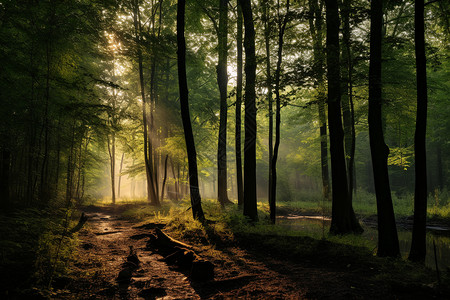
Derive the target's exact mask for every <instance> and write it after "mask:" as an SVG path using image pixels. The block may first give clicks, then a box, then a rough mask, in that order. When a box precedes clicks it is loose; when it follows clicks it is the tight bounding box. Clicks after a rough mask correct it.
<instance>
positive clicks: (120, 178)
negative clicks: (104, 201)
mask: <svg viewBox="0 0 450 300" xmlns="http://www.w3.org/2000/svg"><path fill="white" fill-rule="evenodd" d="M124 156H125V153H122V157H121V158H120V168H119V182H118V183H117V198H119V199H120V182H121V181H122V168H123V158H124Z"/></svg>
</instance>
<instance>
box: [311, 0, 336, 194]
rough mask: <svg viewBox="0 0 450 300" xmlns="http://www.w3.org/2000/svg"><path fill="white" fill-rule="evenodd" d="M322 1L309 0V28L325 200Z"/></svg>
mask: <svg viewBox="0 0 450 300" xmlns="http://www.w3.org/2000/svg"><path fill="white" fill-rule="evenodd" d="M322 8H323V2H322V1H320V3H319V1H318V0H309V10H310V16H309V28H310V32H311V37H312V39H313V51H314V65H313V68H314V74H315V76H316V78H315V81H314V85H315V88H316V90H317V106H318V111H319V131H320V162H321V164H320V165H321V172H322V196H323V198H324V199H326V200H331V196H330V192H331V190H330V179H329V174H328V135H327V115H326V112H325V109H326V107H325V106H326V95H325V84H324V68H323V61H324V55H323V52H324V47H323V35H322V30H323V29H322V28H323V17H322Z"/></svg>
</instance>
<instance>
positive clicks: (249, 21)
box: [239, 0, 258, 221]
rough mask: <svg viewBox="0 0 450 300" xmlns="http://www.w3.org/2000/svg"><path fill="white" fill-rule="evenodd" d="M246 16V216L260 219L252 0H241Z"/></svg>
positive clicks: (243, 13)
mask: <svg viewBox="0 0 450 300" xmlns="http://www.w3.org/2000/svg"><path fill="white" fill-rule="evenodd" d="M239 3H240V4H241V7H242V15H243V17H244V27H245V36H244V48H245V76H246V80H245V146H244V186H245V188H244V216H247V217H249V218H250V219H251V220H253V221H256V220H258V211H257V196H256V92H255V81H256V55H255V27H254V23H253V15H252V7H251V1H250V0H239Z"/></svg>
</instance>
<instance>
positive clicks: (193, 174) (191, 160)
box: [177, 0, 205, 221]
mask: <svg viewBox="0 0 450 300" xmlns="http://www.w3.org/2000/svg"><path fill="white" fill-rule="evenodd" d="M185 7H186V1H185V0H178V7H177V46H178V50H177V58H178V60H177V61H178V86H179V90H180V105H181V118H182V121H183V128H184V138H185V141H186V150H187V155H188V164H189V185H190V193H191V206H192V213H193V215H194V219H198V220H200V221H203V220H204V219H205V216H204V214H203V209H202V203H201V198H200V191H199V188H198V173H197V153H196V152H195V143H194V135H193V133H192V125H191V117H190V113H189V91H188V86H187V78H186V41H185V39H184V13H185Z"/></svg>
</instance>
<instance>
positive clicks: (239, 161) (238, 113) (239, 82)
mask: <svg viewBox="0 0 450 300" xmlns="http://www.w3.org/2000/svg"><path fill="white" fill-rule="evenodd" d="M242 26H243V24H242V8H241V4H240V3H239V1H238V4H237V46H236V48H237V79H236V134H235V148H236V180H237V196H238V205H239V206H242V205H243V204H244V185H243V181H242V151H241V149H242V147H241V124H242V123H241V112H242Z"/></svg>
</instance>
